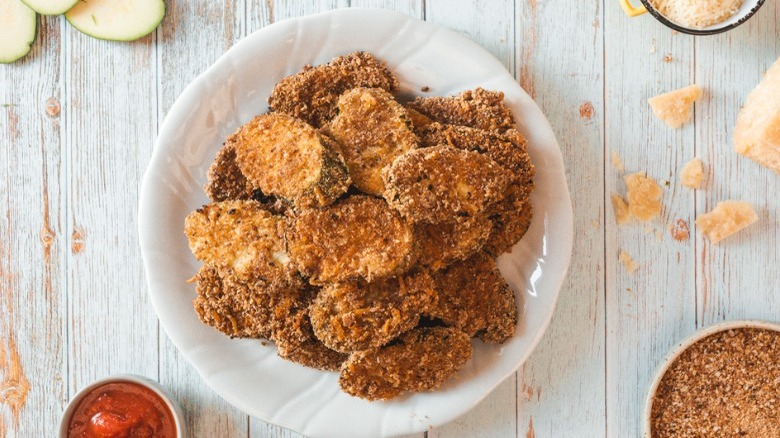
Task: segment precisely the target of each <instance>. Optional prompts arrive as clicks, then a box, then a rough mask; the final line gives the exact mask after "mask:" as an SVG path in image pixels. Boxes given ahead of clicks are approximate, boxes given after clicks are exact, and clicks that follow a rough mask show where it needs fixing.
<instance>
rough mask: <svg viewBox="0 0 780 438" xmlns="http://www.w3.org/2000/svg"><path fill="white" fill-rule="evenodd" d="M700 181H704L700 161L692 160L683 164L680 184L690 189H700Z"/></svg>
mask: <svg viewBox="0 0 780 438" xmlns="http://www.w3.org/2000/svg"><path fill="white" fill-rule="evenodd" d="M702 181H704V166H703V165H702V164H701V160H700V159H698V158H694V159H693V160H691V161H689V162H687V163H685V165H684V166H683V168H682V170H681V171H680V183H681V184H682V185H684V186H685V187H688V188H691V189H700V188H701V183H702Z"/></svg>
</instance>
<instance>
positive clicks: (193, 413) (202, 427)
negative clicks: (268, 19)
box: [157, 0, 249, 437]
mask: <svg viewBox="0 0 780 438" xmlns="http://www.w3.org/2000/svg"><path fill="white" fill-rule="evenodd" d="M166 5H167V7H168V11H167V13H166V16H165V20H164V21H163V23H162V25H161V26H160V28H159V29H158V31H157V36H158V40H159V41H160V42H161V43H160V44H158V53H157V61H158V71H159V74H158V83H159V87H158V90H159V94H158V96H157V98H158V102H159V108H160V111H159V113H160V115H161V117H160V119H159V120H158V122H162V117H163V116H164V115H165V114H167V113H168V110H169V109H170V107H171V105H172V104H173V102H174V101H175V100H176V98H177V97H178V96H179V94H180V93H181V91H182V90H183V89H184V87H186V86H187V84H189V82H190V81H192V80H193V79H194V78H195V77H196V76H197V75H198V74H200V73H201V72H203V71H204V70H206V69H207V68H208V67H209V66H210V65H211V64H212V63H213V62H214V61H216V59H217V58H219V56H220V55H222V53H223V52H224V51H225V50H227V49H228V48H230V46H232V45H233V44H234V43H235V42H236V41H238V39H240V38H241V37H242V36H243V34H244V31H245V29H244V12H245V4H244V1H243V0H229V1H226V2H211V1H197V2H193V1H182V0H178V1H170V2H167V3H166ZM159 342H160V382H162V383H163V384H164V385H166V387H167V388H170V390H171V392H172V393H173V396H174V397H176V398H177V399H178V400H179V402H180V404H181V405H182V408H183V410H184V412H185V415H186V416H187V427H188V429H189V432H190V434H191V435H192V436H196V437H199V436H204V437H205V436H220V437H237V436H246V435H247V430H248V428H249V417H248V416H247V415H246V414H245V413H243V412H241V411H239V410H238V409H236V408H234V407H233V406H231V405H229V404H228V403H227V402H226V401H224V400H223V399H222V398H221V397H219V396H218V395H217V394H216V393H215V392H214V391H212V390H211V389H210V388H209V387H208V386H207V385H206V383H205V381H204V380H203V379H202V378H201V377H200V375H199V374H198V373H197V372H196V371H195V370H194V369H193V367H192V366H191V365H190V364H189V363H188V362H187V360H186V359H185V358H184V356H182V355H181V353H179V351H178V350H177V349H176V347H175V346H174V345H173V343H172V342H171V341H170V340H169V339H168V336H166V335H165V333H164V332H163V331H162V330H161V331H160V335H159Z"/></svg>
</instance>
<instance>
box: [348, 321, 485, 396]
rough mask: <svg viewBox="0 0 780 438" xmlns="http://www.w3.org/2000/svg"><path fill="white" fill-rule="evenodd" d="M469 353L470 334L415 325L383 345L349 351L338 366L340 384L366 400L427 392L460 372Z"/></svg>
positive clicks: (470, 350) (451, 329) (445, 328)
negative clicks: (393, 340)
mask: <svg viewBox="0 0 780 438" xmlns="http://www.w3.org/2000/svg"><path fill="white" fill-rule="evenodd" d="M471 353H472V348H471V342H470V340H469V337H468V336H467V335H466V334H465V333H463V332H461V331H460V330H457V329H453V328H447V327H433V328H418V329H415V330H412V331H410V332H407V333H405V334H403V335H402V336H401V337H400V338H399V339H398V340H397V342H394V343H391V344H389V345H387V346H385V347H379V348H372V349H369V350H364V351H358V352H355V353H352V355H351V356H350V357H349V359H348V360H347V361H346V362H344V364H343V365H342V366H341V375H340V376H339V385H341V389H342V390H344V392H346V393H347V394H350V395H353V396H356V397H361V398H364V399H367V400H387V399H391V398H393V397H396V396H398V395H399V394H401V393H403V392H405V391H413V392H419V391H430V390H434V389H436V388H438V387H440V386H441V385H442V383H444V382H445V381H446V380H447V379H449V378H450V377H451V376H453V375H454V374H455V373H457V372H458V371H460V369H461V368H463V365H465V364H466V362H467V361H468V360H469V358H471Z"/></svg>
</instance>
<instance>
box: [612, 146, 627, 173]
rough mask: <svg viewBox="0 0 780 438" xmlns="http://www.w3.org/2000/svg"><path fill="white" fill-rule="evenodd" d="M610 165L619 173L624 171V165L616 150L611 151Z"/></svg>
mask: <svg viewBox="0 0 780 438" xmlns="http://www.w3.org/2000/svg"><path fill="white" fill-rule="evenodd" d="M612 167H613V168H615V170H617V171H618V172H620V173H623V172H625V171H626V167H625V166H624V165H623V160H622V159H621V158H620V155H618V153H617V152H615V151H614V150H613V151H612Z"/></svg>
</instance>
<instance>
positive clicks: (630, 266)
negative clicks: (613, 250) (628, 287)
mask: <svg viewBox="0 0 780 438" xmlns="http://www.w3.org/2000/svg"><path fill="white" fill-rule="evenodd" d="M618 259H620V261H621V262H622V263H623V266H624V267H625V268H626V271H628V273H629V274H633V273H634V272H636V270H637V269H639V265H638V264H637V263H636V262H635V261H634V259H632V258H631V255H630V254H629V253H627V252H625V251H623V250H621V251H620V254H618Z"/></svg>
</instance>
